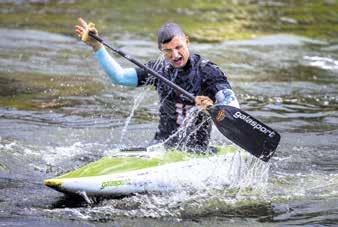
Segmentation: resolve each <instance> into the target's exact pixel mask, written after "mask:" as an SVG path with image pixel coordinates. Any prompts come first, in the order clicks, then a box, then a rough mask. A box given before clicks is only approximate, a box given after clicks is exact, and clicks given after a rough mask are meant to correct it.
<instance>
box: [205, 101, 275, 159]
mask: <svg viewBox="0 0 338 227" xmlns="http://www.w3.org/2000/svg"><path fill="white" fill-rule="evenodd" d="M208 112H209V113H210V115H211V117H212V119H213V121H214V123H215V125H216V127H217V128H218V130H219V131H220V132H221V133H222V134H223V135H224V136H225V137H226V138H228V139H229V140H230V141H232V142H234V143H235V144H237V145H238V146H240V147H241V148H243V149H244V150H246V151H248V152H250V153H251V154H252V155H254V156H256V157H257V158H259V159H261V160H263V161H265V162H267V161H269V159H270V158H271V157H272V155H273V154H274V152H275V150H276V148H277V146H278V144H279V141H280V135H279V134H278V132H276V131H274V130H273V129H271V128H270V127H268V126H266V125H265V124H264V123H262V122H260V121H259V120H257V119H255V118H254V117H252V116H250V115H249V114H248V113H246V112H244V111H242V110H240V109H238V108H235V107H232V106H226V105H214V106H211V107H210V108H209V109H208Z"/></svg>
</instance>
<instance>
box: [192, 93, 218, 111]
mask: <svg viewBox="0 0 338 227" xmlns="http://www.w3.org/2000/svg"><path fill="white" fill-rule="evenodd" d="M195 103H196V105H197V106H198V107H199V108H201V109H203V110H205V109H207V108H208V107H209V106H212V105H214V102H213V101H212V100H211V99H210V98H209V97H208V96H196V98H195Z"/></svg>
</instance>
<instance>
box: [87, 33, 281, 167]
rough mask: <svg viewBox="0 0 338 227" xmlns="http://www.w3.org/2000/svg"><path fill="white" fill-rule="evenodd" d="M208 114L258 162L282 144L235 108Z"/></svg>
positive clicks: (214, 109) (217, 108)
mask: <svg viewBox="0 0 338 227" xmlns="http://www.w3.org/2000/svg"><path fill="white" fill-rule="evenodd" d="M89 36H90V37H92V38H94V39H96V40H97V41H99V42H100V43H102V44H103V45H104V46H106V47H107V48H109V49H110V50H112V51H114V52H115V53H117V54H119V55H121V56H122V57H124V58H125V59H127V60H129V61H130V62H132V63H134V64H135V65H137V66H138V67H140V68H142V69H144V70H145V71H146V72H147V73H149V74H151V75H152V76H155V77H156V78H158V79H159V80H161V81H162V82H164V83H165V84H166V85H168V86H169V87H171V88H173V89H175V90H176V91H178V92H180V93H182V94H184V95H185V96H187V97H188V98H190V99H191V100H192V101H195V96H194V95H193V94H191V93H189V92H187V91H186V90H184V89H183V88H181V87H179V86H178V85H176V84H174V83H173V82H172V81H170V80H168V79H167V78H165V77H163V76H162V75H160V74H159V73H157V72H155V71H154V70H152V69H151V68H148V67H146V66H145V65H143V64H142V63H140V62H138V61H137V60H135V59H134V58H132V57H131V56H129V55H127V54H125V53H124V52H123V51H121V50H118V49H115V48H113V47H111V46H110V45H108V44H107V43H106V42H105V41H103V39H102V38H101V37H99V36H97V35H96V34H95V33H93V32H89ZM207 112H208V113H209V114H210V116H211V118H212V120H213V122H214V123H215V125H216V127H217V128H218V130H219V131H220V132H221V133H222V134H223V135H224V136H225V137H226V138H228V139H229V140H231V141H232V142H234V143H235V144H237V145H238V146H240V147H241V148H243V149H244V150H246V151H248V152H250V153H251V154H252V155H254V156H256V157H258V158H259V159H261V160H263V161H265V162H267V161H269V159H270V158H271V156H272V155H273V153H274V152H275V150H276V148H277V146H278V143H279V141H280V135H279V134H278V133H277V132H276V131H274V130H273V129H271V128H270V127H268V126H267V125H265V124H263V123H262V122H260V121H258V120H257V119H255V118H254V117H252V116H250V115H249V114H248V113H246V112H244V111H242V110H240V109H238V108H235V107H232V106H227V105H219V104H218V105H213V106H211V107H209V108H208V109H207Z"/></svg>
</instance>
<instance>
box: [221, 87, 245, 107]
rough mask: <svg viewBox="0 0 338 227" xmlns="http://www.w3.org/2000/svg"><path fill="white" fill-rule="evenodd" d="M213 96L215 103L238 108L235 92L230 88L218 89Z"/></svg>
mask: <svg viewBox="0 0 338 227" xmlns="http://www.w3.org/2000/svg"><path fill="white" fill-rule="evenodd" d="M215 98H216V105H217V104H221V105H228V106H233V107H237V108H240V107H239V103H238V101H237V98H236V96H235V93H234V92H233V91H232V90H231V89H228V88H226V89H223V90H220V91H218V92H217V93H216V95H215Z"/></svg>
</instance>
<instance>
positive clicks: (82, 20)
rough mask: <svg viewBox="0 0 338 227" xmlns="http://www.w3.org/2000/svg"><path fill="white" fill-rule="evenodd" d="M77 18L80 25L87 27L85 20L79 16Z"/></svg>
mask: <svg viewBox="0 0 338 227" xmlns="http://www.w3.org/2000/svg"><path fill="white" fill-rule="evenodd" d="M78 20H79V22H80V24H81V25H82V27H83V28H87V27H88V24H87V22H86V21H85V20H84V19H82V18H81V17H79V18H78Z"/></svg>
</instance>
